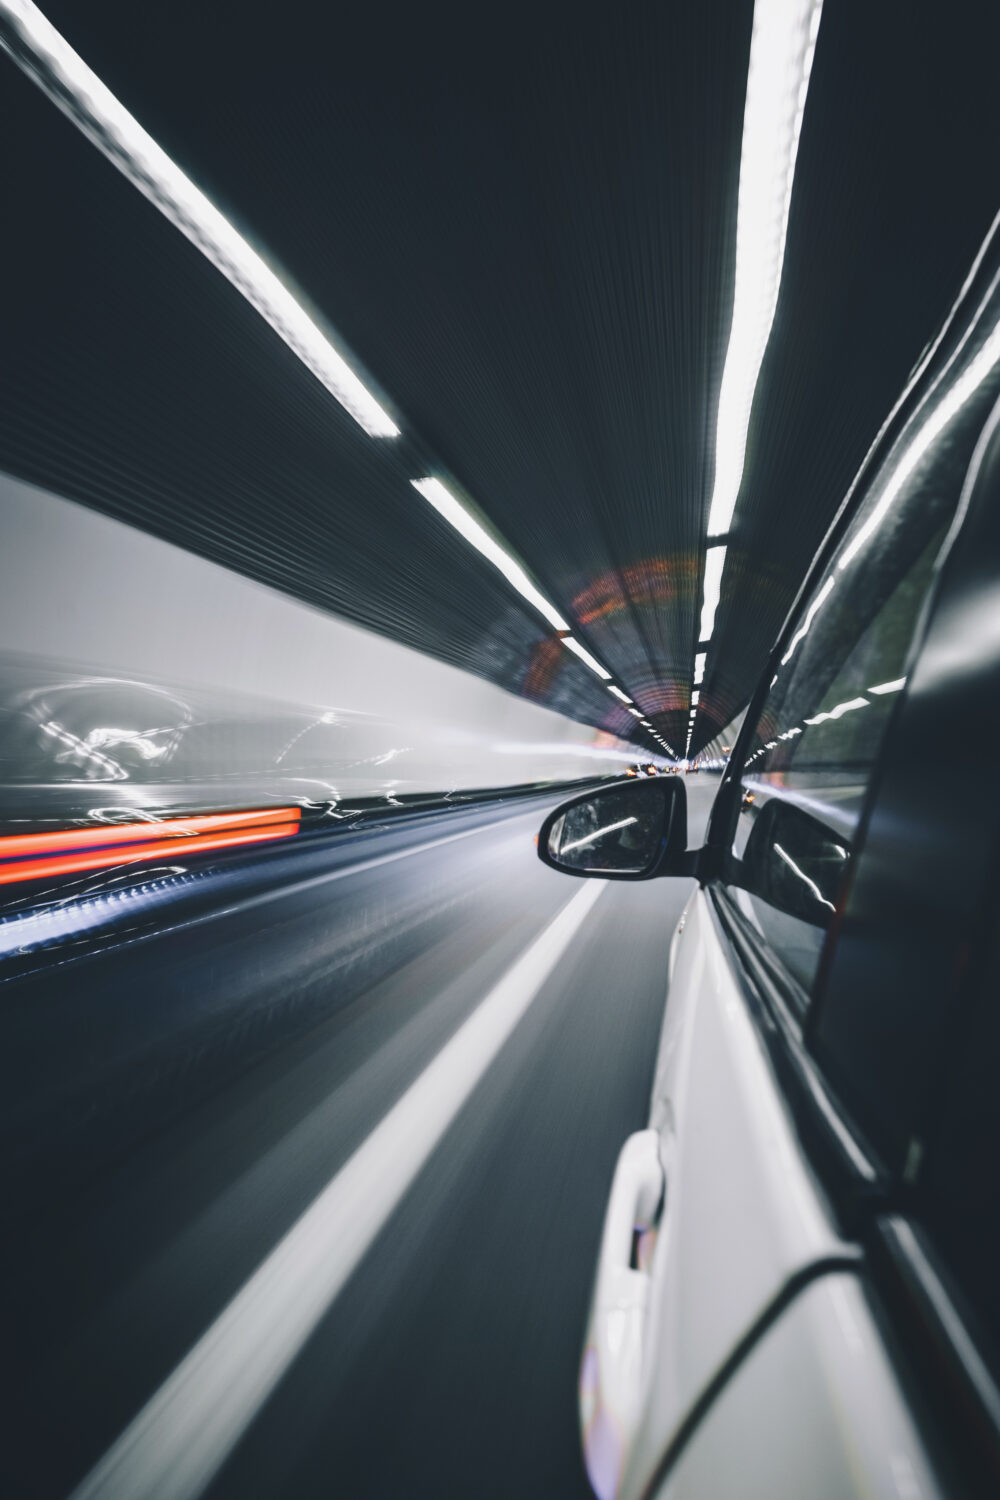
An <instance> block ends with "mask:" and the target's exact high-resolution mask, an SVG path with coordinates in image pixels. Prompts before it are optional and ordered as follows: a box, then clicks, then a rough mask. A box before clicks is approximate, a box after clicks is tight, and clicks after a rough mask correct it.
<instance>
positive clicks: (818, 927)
mask: <svg viewBox="0 0 1000 1500" xmlns="http://www.w3.org/2000/svg"><path fill="white" fill-rule="evenodd" d="M998 222H1000V221H998ZM998 620H1000V244H998V234H997V232H996V230H995V231H994V233H993V235H992V236H991V239H990V240H989V241H988V242H987V245H986V247H985V249H984V251H983V253H982V255H981V257H980V259H979V260H978V261H977V263H976V266H975V268H974V272H973V274H971V275H970V277H969V279H968V281H967V283H966V285H965V287H964V288H963V291H962V294H961V296H960V298H959V301H958V303H957V304H956V306H955V308H954V309H953V312H952V315H951V317H950V318H949V320H948V322H947V323H946V324H945V326H944V328H943V329H942V331H941V333H940V334H939V336H938V338H937V339H936V340H935V341H934V342H933V343H932V344H931V345H930V346H929V347H928V349H927V351H926V352H925V354H924V356H923V357H922V360H921V362H920V364H919V366H918V368H917V370H916V371H915V373H914V375H913V377H912V378H911V382H910V384H909V386H908V387H907V389H906V391H905V392H904V393H903V396H902V397H901V399H900V401H899V402H898V404H897V406H896V407H895V409H894V410H893V412H892V413H891V414H890V416H889V418H888V420H887V422H886V424H885V426H884V427H883V429H882V431H881V433H880V435H879V437H878V439H877V441H876V443H875V445H874V446H873V448H872V449H871V451H870V452H869V455H868V457H867V458H866V460H865V463H864V466H863V468H862V470H861V473H860V475H859V476H858V479H857V481H856V483H855V485H854V487H853V488H852V490H851V492H850V495H849V497H848V499H847V501H846V502H845V505H844V507H843V509H842V511H841V514H840V515H839V516H838V518H837V520H836V522H835V524H834V526H833V528H832V530H831V532H830V534H829V536H828V537H827V539H826V542H825V543H824V545H823V547H822V549H821V550H820V552H819V554H818V556H817V559H816V562H815V566H814V568H813V570H812V573H811V575H810V577H809V578H808V580H807V582H806V584H805V585H804V587H803V590H802V592H801V594H800V596H799V598H798V600H797V602H796V604H795V606H794V607H793V609H792V611H791V613H790V615H789V617H788V620H787V621H786V623H785V625H784V628H783V630H782V632H781V634H780V636H779V638H778V641H777V643H776V645H775V648H774V651H773V653H772V655H771V658H770V660H769V662H768V664H767V668H766V670H765V671H764V673H763V675H762V677H761V680H760V683H759V685H758V686H757V688H756V690H755V691H754V693H753V696H752V698H751V700H750V704H749V707H748V709H747V712H746V716H745V720H744V723H743V728H742V730H741V731H740V734H739V737H738V740H737V743H736V744H735V746H734V748H733V750H732V754H731V758H730V761H729V764H728V766H727V767H726V769H725V770H724V772H723V774H722V778H721V781H720V784H719V788H718V792H717V795H716V799H715V803H714V808H713V811H712V815H711V819H710V823H709V827H708V836H707V840H706V843H705V845H704V847H703V848H701V849H697V850H694V849H692V850H688V849H687V847H686V842H687V839H686V791H685V785H684V782H683V780H680V779H677V780H669V779H667V778H662V779H659V780H658V781H657V784H656V786H653V785H651V784H648V783H645V782H643V783H642V784H639V785H636V786H634V787H632V786H624V785H622V784H619V785H617V786H611V787H605V788H603V789H601V790H599V791H597V792H593V791H591V792H588V793H586V794H585V795H583V796H579V797H576V798H574V799H573V800H572V801H569V802H566V803H564V804H563V805H562V806H561V807H560V808H558V809H557V810H556V811H555V812H554V813H552V814H550V816H549V817H548V818H547V819H546V821H545V823H544V824H543V826H542V830H541V833H540V836H539V855H540V857H541V858H542V859H543V860H544V861H545V862H546V863H547V864H549V865H552V866H553V867H555V868H556V869H560V870H564V871H566V872H568V873H570V874H574V875H578V876H598V877H600V878H603V879H611V880H647V879H651V878H654V877H659V876H667V875H688V876H691V875H693V876H694V877H695V878H696V880H697V882H698V884H697V889H696V891H695V893H694V895H693V896H692V897H691V899H690V901H689V902H688V905H687V907H686V909H685V912H684V915H683V917H682V918H681V921H680V923H679V926H678V928H677V932H676V934H675V936H674V940H673V946H672V950H671V954H670V960H669V975H670V979H669V985H670V990H669V999H668V1003H667V1007H666V1013H665V1017H664V1023H663V1032H662V1040H661V1044H660V1050H659V1055H658V1058H657V1061H656V1065H655V1073H654V1083H653V1090H652V1102H651V1109H650V1114H649V1118H648V1126H647V1128H646V1129H644V1130H640V1131H639V1132H637V1133H636V1134H634V1135H632V1136H630V1137H629V1138H628V1140H627V1141H626V1142H625V1144H624V1146H623V1148H622V1151H621V1155H620V1156H619V1158H618V1164H617V1167H616V1169H615V1173H614V1177H613V1181H612V1183H611V1190H610V1197H609V1201H608V1207H607V1216H606V1219H605V1225H604V1233H603V1239H602V1243H601V1250H600V1257H599V1261H598V1266H597V1274H596V1281H595V1287H594V1294H593V1302H592V1307H591V1313H590V1322H589V1328H588V1333H587V1339H586V1347H585V1352H584V1355H583V1362H582V1367H581V1377H580V1379H581V1385H580V1411H581V1419H582V1424H583V1444H584V1453H585V1457H586V1464H587V1470H588V1473H589V1475H590V1479H591V1483H592V1485H593V1487H594V1489H595V1491H596V1492H597V1494H598V1496H600V1497H601V1500H612V1497H616V1500H640V1497H643V1500H728V1497H734V1496H751V1495H752V1496H773V1497H775V1500H799V1497H806V1496H809V1497H819V1496H823V1497H831V1500H833V1497H836V1500H851V1497H855V1500H861V1497H862V1496H864V1497H868V1496H872V1497H874V1496H878V1497H881V1500H890V1497H895V1500H899V1497H901V1496H912V1497H917V1496H919V1497H921V1500H943V1497H944V1496H953V1497H962V1500H965V1497H973V1496H983V1497H985V1496H996V1495H1000V1297H998V1295H997V1285H998V1268H1000V1178H998V1173H997V1162H998V1160H1000V1088H998V1086H997V1077H998V1075H1000V1005H998V1003H997V995H998V992H1000V874H998V872H1000V805H998V804H997V800H996V798H994V797H992V796H991V795H989V793H988V792H987V791H985V790H984V789H986V788H988V787H989V786H990V785H991V784H992V776H993V771H994V761H995V748H994V747H995V745H996V741H997V719H998V713H1000V710H998V705H1000V630H998V629H997V621H998ZM945 744H947V745H953V746H960V747H961V756H962V770H961V774H957V773H956V771H955V769H954V765H953V757H951V756H944V755H943V752H942V751H941V750H940V748H939V747H943V746H944V745H945ZM939 754H941V755H942V758H944V759H946V761H947V762H948V769H947V770H946V771H941V770H939V771H934V769H933V767H934V763H935V759H936V757H937V756H938V755H939ZM686 769H687V770H688V771H689V772H690V771H694V770H695V769H696V767H695V766H693V765H692V766H688V767H687V768H686ZM741 813H742V814H743V815H742V816H741ZM581 830H583V832H582V833H581Z"/></svg>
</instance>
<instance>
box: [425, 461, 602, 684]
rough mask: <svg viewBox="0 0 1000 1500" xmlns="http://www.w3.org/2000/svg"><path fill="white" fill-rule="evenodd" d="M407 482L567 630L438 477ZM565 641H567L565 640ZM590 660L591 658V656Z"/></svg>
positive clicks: (553, 623)
mask: <svg viewBox="0 0 1000 1500" xmlns="http://www.w3.org/2000/svg"><path fill="white" fill-rule="evenodd" d="M410 483H411V484H412V485H413V488H414V489H415V490H417V491H418V492H419V493H420V494H421V495H423V497H424V499H425V500H427V501H429V502H430V504H431V505H433V507H434V509H435V510H436V511H437V513H438V515H439V516H441V517H442V518H443V519H444V520H445V521H447V522H448V524H449V526H454V528H455V530H456V531H457V532H458V533H459V535H460V536H463V537H464V538H465V540H466V541H467V542H468V543H469V544H470V546H472V547H475V549H476V551H477V552H480V553H482V555H483V557H485V558H486V560H487V562H491V563H492V564H493V566H494V567H495V568H496V569H497V570H498V572H500V573H502V574H503V576H504V577H505V578H506V580H507V582H508V583H509V584H510V585H511V586H512V587H513V588H514V589H516V590H517V592H518V593H519V594H520V595H521V597H522V599H526V600H527V601H528V603H529V604H531V605H532V606H533V607H534V608H535V609H537V611H538V613H539V614H540V615H541V616H542V617H543V618H544V619H546V620H547V621H548V622H549V624H550V625H551V626H552V628H553V630H568V629H569V623H568V621H566V620H564V619H563V617H562V615H561V614H560V613H559V611H558V610H557V609H555V608H554V606H553V605H551V604H550V603H549V601H548V600H547V599H546V598H545V595H544V594H541V593H539V591H538V589H536V588H535V585H534V584H533V583H532V581H531V579H530V578H529V577H528V575H527V573H526V572H525V571H524V569H523V568H522V566H521V564H520V563H519V562H516V561H515V559H514V558H513V557H511V555H510V553H509V552H505V551H504V549H503V548H502V547H501V546H500V544H499V542H495V541H494V540H493V538H492V537H491V536H490V534H489V532H488V531H486V530H485V529H484V528H483V527H482V526H480V524H479V522H478V521H476V520H474V518H473V517H472V516H471V515H470V514H469V512H468V511H467V510H466V508H465V506H464V505H463V504H462V503H461V501H460V500H456V498H455V496H454V495H453V494H452V493H451V491H450V490H448V489H446V488H445V486H444V485H443V484H442V483H441V481H440V479H429V478H428V479H411V480H410ZM567 644H568V643H567ZM581 649H582V648H581ZM591 660H593V658H591ZM601 671H602V673H603V675H604V676H605V677H610V676H611V673H610V672H604V669H603V667H602V668H601Z"/></svg>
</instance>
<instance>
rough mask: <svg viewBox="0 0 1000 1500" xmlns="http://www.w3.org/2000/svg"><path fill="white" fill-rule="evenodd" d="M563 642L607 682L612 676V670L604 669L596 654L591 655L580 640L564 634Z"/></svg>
mask: <svg viewBox="0 0 1000 1500" xmlns="http://www.w3.org/2000/svg"><path fill="white" fill-rule="evenodd" d="M562 643H563V645H564V646H565V647H566V649H567V650H568V651H572V652H573V654H574V655H575V656H578V657H579V658H580V660H581V661H582V662H583V663H584V664H585V665H586V666H588V667H589V668H590V670H591V671H592V672H596V673H597V675H598V677H600V678H602V679H603V680H604V681H605V682H606V681H607V680H608V678H609V677H610V676H611V673H610V672H606V671H605V670H604V668H603V667H602V666H601V664H600V662H599V661H598V660H597V658H596V656H591V654H590V652H589V651H588V650H587V649H586V647H584V646H581V645H580V642H579V641H575V640H574V639H573V637H572V636H571V635H564V636H563V638H562Z"/></svg>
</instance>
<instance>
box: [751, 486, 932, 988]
mask: <svg viewBox="0 0 1000 1500" xmlns="http://www.w3.org/2000/svg"><path fill="white" fill-rule="evenodd" d="M908 498H909V503H908V504H907V503H900V504H898V505H896V506H895V507H894V508H893V509H892V510H891V511H890V512H888V513H887V514H884V515H883V516H882V517H881V519H880V520H879V524H877V525H875V526H872V524H871V522H872V518H873V515H874V516H875V517H876V519H879V518H878V515H877V511H878V505H879V492H878V490H876V491H875V492H874V493H873V494H872V496H871V497H870V498H869V501H868V502H867V503H866V505H865V506H863V507H862V509H861V511H860V512H859V514H858V515H857V516H856V517H855V520H854V522H853V524H852V526H851V527H850V528H849V530H848V533H847V535H846V537H845V539H844V542H843V545H842V547H841V549H840V552H839V554H838V555H837V557H836V558H835V559H834V562H833V564H832V566H831V568H830V570H829V572H828V573H827V575H826V576H825V577H824V578H823V579H822V580H821V582H820V583H819V585H818V586H817V588H816V590H815V591H814V593H813V595H812V597H811V598H810V599H809V600H807V602H806V604H805V606H804V608H803V610H802V613H801V615H800V617H799V622H798V624H797V626H796V628H795V630H794V631H793V632H792V634H791V636H790V638H789V640H788V644H787V646H786V648H785V650H784V653H783V656H782V659H781V661H780V663H779V665H778V670H777V672H776V673H775V675H774V680H773V682H772V683H771V689H770V692H769V694H768V696H767V698H766V700H765V703H764V706H763V710H762V712H761V714H760V716H759V719H758V722H757V725H756V728H755V731H754V735H753V738H752V740H751V742H750V744H749V747H748V754H747V759H746V762H745V764H744V768H743V775H742V779H741V795H742V801H741V810H740V814H739V817H738V819H737V825H736V829H735V835H734V839H733V853H734V855H735V856H736V858H737V861H738V864H737V865H736V873H735V881H734V885H735V888H736V889H735V895H736V899H737V902H738V904H739V905H740V906H741V907H742V910H743V912H744V915H745V916H746V917H747V918H748V919H749V920H750V921H751V922H752V923H753V925H754V926H755V927H756V928H757V929H758V931H759V932H760V933H761V934H762V935H763V936H764V938H765V939H766V940H767V942H768V943H769V944H770V946H771V947H772V948H773V949H774V950H775V951H776V952H777V954H778V956H779V957H780V959H781V960H782V962H783V964H784V966H785V968H786V970H787V971H788V973H789V974H790V975H791V976H792V978H793V979H794V980H795V981H796V983H797V985H798V986H799V987H800V988H801V989H802V990H803V991H808V990H809V989H810V987H811V985H812V982H813V979H814V977H815V973H816V968H817V965H818V962H819V956H820V952H821V950H822V946H823V942H824V939H825V935H826V931H827V928H828V927H829V924H830V920H831V918H832V917H833V914H834V911H835V909H836V907H837V901H838V896H839V894H840V892H841V890H842V888H843V885H844V881H845V877H846V874H847V871H848V868H849V864H850V858H851V852H852V848H853V844H854V838H855V833H856V829H857V825H858V819H859V817H860V813H861V809H862V805H863V802H864V798H865V794H866V791H867V788H868V784H869V781H870V778H871V775H872V770H873V767H874V764H875V761H876V757H877V755H878V752H879V747H880V745H881V743H882V739H883V736H884V734H885V730H886V727H887V725H888V721H889V717H890V715H891V713H892V709H893V706H894V704H895V703H896V701H897V699H898V696H899V694H900V692H902V690H903V688H904V686H905V671H906V662H907V655H908V652H909V649H910V643H911V641H912V638H913V634H914V629H915V626H916V623H917V619H918V617H919V613H920V609H921V606H922V604H923V601H924V599H925V597H926V595H927V591H928V588H929V585H930V581H931V577H932V573H933V569H934V563H935V560H936V558H937V555H938V552H939V550H940V546H941V542H942V540H943V537H944V533H945V530H946V528H947V525H948V521H949V519H950V514H951V507H950V506H949V505H947V504H945V503H944V502H943V500H939V503H934V498H933V497H931V498H930V499H926V501H925V503H922V497H921V494H920V492H919V491H917V490H916V489H914V491H913V492H912V493H911V495H910V496H909V497H908Z"/></svg>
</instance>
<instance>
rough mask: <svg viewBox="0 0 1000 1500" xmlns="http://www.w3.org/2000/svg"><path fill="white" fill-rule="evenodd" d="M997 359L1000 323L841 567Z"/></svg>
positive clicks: (902, 464) (931, 420)
mask: <svg viewBox="0 0 1000 1500" xmlns="http://www.w3.org/2000/svg"><path fill="white" fill-rule="evenodd" d="M998 360H1000V327H997V328H994V330H993V332H992V333H991V334H990V336H989V338H988V339H987V340H986V343H985V344H984V345H983V347H982V348H981V349H980V351H979V353H978V354H977V355H976V357H975V359H974V360H973V361H972V363H971V364H970V365H969V367H968V369H967V370H966V371H965V372H964V374H963V375H962V376H961V377H960V378H959V379H958V380H956V382H955V384H954V385H953V386H952V387H951V389H950V390H949V391H948V394H947V395H946V396H945V397H944V398H943V399H942V400H941V401H940V402H939V404H938V406H937V407H936V408H935V410H934V411H933V412H932V414H931V415H930V417H928V419H927V421H926V422H925V423H924V424H923V426H922V427H921V429H920V431H919V432H918V433H917V435H916V437H915V438H914V439H913V442H912V443H911V444H910V446H909V447H908V448H907V450H906V452H905V453H904V455H903V457H902V458H901V459H900V461H899V464H898V465H897V467H896V470H895V473H894V474H893V476H892V478H891V479H890V480H889V483H888V484H887V485H886V487H885V490H884V491H883V493H882V497H881V499H880V500H879V502H878V504H877V505H876V506H875V509H874V510H873V511H872V513H871V515H870V516H869V517H868V520H867V521H866V522H865V524H864V525H863V526H862V527H861V529H860V530H859V532H858V534H857V536H855V537H854V538H853V539H852V541H851V543H850V545H849V546H848V547H845V549H844V551H843V553H842V554H841V556H840V557H839V558H838V560H837V567H838V569H843V568H846V567H848V566H849V565H850V563H851V562H853V560H854V558H855V557H856V556H857V554H858V553H859V552H860V551H861V548H862V547H863V546H864V545H865V543H866V542H867V541H868V538H869V537H870V536H871V535H872V534H873V532H875V531H876V530H877V529H878V528H879V526H881V525H882V522H883V521H884V520H885V518H886V516H887V515H888V513H889V511H890V509H891V508H892V506H893V504H894V503H895V501H896V500H897V499H898V497H899V494H900V491H901V490H902V488H903V486H904V485H905V484H906V481H907V480H908V479H909V477H910V475H911V474H912V473H913V471H914V470H915V469H916V467H917V465H918V464H919V462H920V460H921V459H922V458H923V457H924V455H925V454H926V452H927V450H928V449H929V448H930V446H931V444H932V443H933V442H934V440H935V439H936V438H938V437H940V435H941V433H942V432H943V431H944V429H945V428H946V427H947V425H948V423H949V422H950V421H951V420H952V418H953V417H956V416H957V415H958V413H959V412H960V411H961V409H962V407H963V406H964V405H965V403H966V402H967V401H968V400H969V398H970V397H971V396H973V395H974V394H975V393H976V391H977V390H978V389H979V387H980V386H981V385H982V383H983V381H984V380H985V379H986V377H987V375H989V374H990V372H991V370H992V369H993V367H994V365H995V364H996V363H997V361H998Z"/></svg>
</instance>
